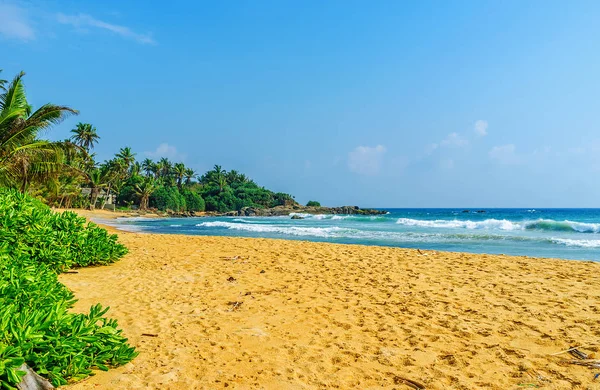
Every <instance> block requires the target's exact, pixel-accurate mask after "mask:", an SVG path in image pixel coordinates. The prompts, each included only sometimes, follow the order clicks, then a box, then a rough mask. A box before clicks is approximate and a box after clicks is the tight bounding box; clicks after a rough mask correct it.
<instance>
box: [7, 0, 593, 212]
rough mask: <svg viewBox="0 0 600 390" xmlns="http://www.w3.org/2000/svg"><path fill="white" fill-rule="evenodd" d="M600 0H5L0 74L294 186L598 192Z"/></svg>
mask: <svg viewBox="0 0 600 390" xmlns="http://www.w3.org/2000/svg"><path fill="white" fill-rule="evenodd" d="M599 19H600V3H599V2H596V1H576V2H564V1H534V0H531V1H453V2H450V1H448V2H444V1H412V2H409V1H378V2H367V1H333V0H331V1H326V2H318V1H305V2H292V1H283V0H277V1H267V0H265V1H232V2H203V1H200V2H196V1H171V2H169V3H165V2H164V1H160V2H158V1H151V0H150V1H127V2H123V1H102V2H90V1H85V2H83V1H62V0H61V1H59V0H53V1H52V0H48V1H19V2H15V1H9V2H7V1H3V0H0V53H2V55H1V56H0V68H2V69H4V72H3V78H10V77H12V76H13V75H14V74H16V73H17V72H18V71H20V70H25V71H26V72H27V76H26V79H25V81H26V86H27V88H28V97H29V99H30V100H31V102H32V103H33V104H34V105H36V106H39V105H40V104H43V103H46V102H53V103H58V104H66V105H70V106H72V107H74V108H76V109H78V110H80V112H81V114H80V115H79V116H78V117H75V118H71V119H69V120H68V121H66V122H64V123H63V124H61V125H60V126H58V127H56V128H54V129H53V130H52V131H51V132H50V133H48V137H50V138H52V139H64V138H66V137H67V136H68V133H69V130H70V129H71V128H73V126H74V124H75V123H77V122H78V121H83V122H89V123H92V124H94V125H95V126H96V127H97V129H98V132H99V133H100V135H101V137H102V139H101V142H100V144H99V145H98V147H97V153H98V157H99V158H100V159H101V160H104V159H107V158H110V156H111V155H112V154H114V153H115V152H117V150H118V148H119V147H122V146H125V145H127V146H131V147H132V148H133V149H134V150H135V151H136V152H137V155H138V158H139V159H143V158H145V157H148V156H150V157H163V156H164V157H169V158H171V159H173V160H181V161H183V162H185V163H186V164H187V165H189V166H191V167H193V168H195V169H196V170H198V171H204V170H206V169H208V168H210V167H211V166H212V165H214V164H220V165H222V166H223V167H224V168H226V169H237V170H239V171H242V172H245V173H247V174H249V175H250V176H251V177H252V178H254V179H255V180H256V181H257V182H258V183H259V184H262V185H264V186H266V187H268V188H271V189H273V190H276V191H283V192H289V193H292V194H294V195H296V198H297V199H298V200H299V201H301V202H305V201H307V200H308V199H316V200H320V201H321V203H324V204H328V205H341V204H353V205H354V204H356V205H360V206H365V207H369V206H371V207H538V208H541V207H599V206H600V202H599V199H600V198H599V196H598V194H599V193H600V180H598V178H599V177H600V131H599V130H600V129H599V123H600V122H599V115H600V93H599V92H598V91H600V76H599V75H600V73H599V72H600V50H599V47H600V45H599V44H600V24H599V23H598V22H597V21H598V20H599Z"/></svg>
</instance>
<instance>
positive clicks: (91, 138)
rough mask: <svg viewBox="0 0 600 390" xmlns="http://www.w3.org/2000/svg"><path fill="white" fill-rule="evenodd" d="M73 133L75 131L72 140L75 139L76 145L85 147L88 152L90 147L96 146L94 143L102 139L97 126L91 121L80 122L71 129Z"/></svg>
mask: <svg viewBox="0 0 600 390" xmlns="http://www.w3.org/2000/svg"><path fill="white" fill-rule="evenodd" d="M71 133H73V135H72V136H71V140H73V142H74V143H75V144H76V145H79V146H81V147H82V148H85V150H86V151H88V152H89V151H90V149H93V148H94V144H95V143H97V142H98V140H99V139H100V137H99V136H98V134H97V133H96V128H95V127H94V126H92V125H91V124H89V123H81V122H79V123H78V124H77V125H76V126H75V128H74V129H73V130H71Z"/></svg>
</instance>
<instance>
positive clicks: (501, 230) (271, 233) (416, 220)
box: [116, 209, 600, 261]
mask: <svg viewBox="0 0 600 390" xmlns="http://www.w3.org/2000/svg"><path fill="white" fill-rule="evenodd" d="M387 210H388V211H389V214H386V215H381V216H353V215H302V214H301V216H303V217H305V219H300V220H296V219H294V220H293V219H291V217H290V216H283V217H218V218H160V219H147V218H123V219H119V220H117V222H116V224H117V227H119V228H121V229H124V230H132V231H141V232H151V233H172V234H189V235H211V236H212V235H214V236H239V237H267V238H282V239H292V240H309V241H324V242H335V243H344V244H363V245H383V246H397V247H404V248H421V249H435V250H444V251H458V252H473V253H496V254H498V253H504V254H511V255H525V256H533V257H555V258H562V259H581V260H596V261H600V209H539V210H538V209H486V210H485V212H481V213H477V212H476V211H477V210H470V211H469V212H463V210H462V209H387Z"/></svg>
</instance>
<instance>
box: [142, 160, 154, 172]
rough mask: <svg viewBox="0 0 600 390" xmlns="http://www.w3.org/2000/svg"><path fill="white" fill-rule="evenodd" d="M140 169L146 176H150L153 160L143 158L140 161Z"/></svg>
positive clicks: (152, 170)
mask: <svg viewBox="0 0 600 390" xmlns="http://www.w3.org/2000/svg"><path fill="white" fill-rule="evenodd" d="M142 170H143V171H144V172H145V173H146V176H150V175H151V174H152V173H154V161H152V160H150V159H149V158H146V159H144V161H142Z"/></svg>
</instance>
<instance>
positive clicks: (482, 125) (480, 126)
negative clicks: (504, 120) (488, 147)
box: [475, 119, 488, 137]
mask: <svg viewBox="0 0 600 390" xmlns="http://www.w3.org/2000/svg"><path fill="white" fill-rule="evenodd" d="M487 128H488V123H487V121H484V120H482V119H480V120H478V121H477V122H475V132H476V133H477V135H479V136H480V137H483V136H485V135H487Z"/></svg>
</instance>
